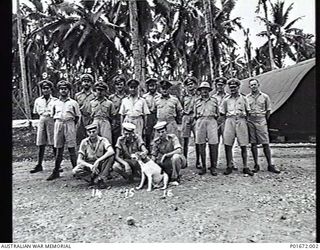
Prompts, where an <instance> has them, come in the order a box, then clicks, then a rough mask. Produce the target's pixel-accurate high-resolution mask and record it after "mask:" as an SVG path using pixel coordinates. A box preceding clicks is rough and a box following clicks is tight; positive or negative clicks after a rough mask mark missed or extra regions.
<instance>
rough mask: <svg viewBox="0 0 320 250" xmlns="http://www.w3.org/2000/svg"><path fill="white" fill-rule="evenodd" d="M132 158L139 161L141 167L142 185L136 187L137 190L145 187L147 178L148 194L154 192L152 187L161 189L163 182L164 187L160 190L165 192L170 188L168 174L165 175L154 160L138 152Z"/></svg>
mask: <svg viewBox="0 0 320 250" xmlns="http://www.w3.org/2000/svg"><path fill="white" fill-rule="evenodd" d="M131 158H132V159H133V160H136V161H138V162H139V164H140V166H141V182H140V185H139V186H138V187H136V189H138V190H139V189H141V188H142V187H143V184H144V181H145V179H146V177H147V179H148V189H147V191H148V192H150V191H151V190H152V186H154V187H160V185H161V182H163V187H161V188H160V189H163V190H164V189H166V188H167V187H168V182H169V176H168V174H167V173H165V172H164V171H163V170H162V169H161V167H160V166H159V165H158V164H157V163H155V162H154V161H153V160H152V159H150V158H149V157H148V156H147V155H146V154H144V153H138V152H137V153H135V154H132V155H131Z"/></svg>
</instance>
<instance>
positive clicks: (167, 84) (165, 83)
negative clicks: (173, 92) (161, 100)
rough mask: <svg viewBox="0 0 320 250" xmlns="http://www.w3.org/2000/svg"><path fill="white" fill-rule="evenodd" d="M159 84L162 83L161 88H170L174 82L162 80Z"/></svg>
mask: <svg viewBox="0 0 320 250" xmlns="http://www.w3.org/2000/svg"><path fill="white" fill-rule="evenodd" d="M159 85H160V87H161V88H164V89H168V88H170V87H171V86H172V83H171V82H169V81H168V80H161V81H160V82H159Z"/></svg>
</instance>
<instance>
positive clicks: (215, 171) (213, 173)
mask: <svg viewBox="0 0 320 250" xmlns="http://www.w3.org/2000/svg"><path fill="white" fill-rule="evenodd" d="M209 170H210V173H211V175H213V176H217V175H218V173H217V169H216V168H214V167H211V168H209Z"/></svg>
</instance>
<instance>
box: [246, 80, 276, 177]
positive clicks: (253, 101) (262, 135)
mask: <svg viewBox="0 0 320 250" xmlns="http://www.w3.org/2000/svg"><path fill="white" fill-rule="evenodd" d="M249 87H250V89H251V93H250V94H248V95H247V99H248V102H249V106H250V111H249V116H248V128H249V140H250V143H251V152H252V156H253V160H254V170H253V171H254V172H255V173H257V172H258V171H259V170H260V166H259V164H258V148H257V145H258V144H262V147H263V152H264V155H265V157H266V159H267V162H268V171H270V172H273V173H276V174H279V173H280V171H279V170H278V169H276V168H275V166H274V165H273V164H272V159H271V150H270V146H269V133H268V124H267V120H268V119H269V117H270V112H271V101H270V97H269V96H268V95H267V94H265V93H263V92H261V91H260V89H259V87H260V84H259V81H258V80H257V79H250V80H249Z"/></svg>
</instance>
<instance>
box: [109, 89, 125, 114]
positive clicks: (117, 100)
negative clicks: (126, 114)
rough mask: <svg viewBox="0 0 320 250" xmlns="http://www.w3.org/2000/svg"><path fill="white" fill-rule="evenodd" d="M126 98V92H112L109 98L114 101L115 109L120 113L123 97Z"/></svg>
mask: <svg viewBox="0 0 320 250" xmlns="http://www.w3.org/2000/svg"><path fill="white" fill-rule="evenodd" d="M123 98H125V94H123V95H118V94H116V93H115V94H112V95H110V96H109V100H110V101H111V102H112V103H113V107H114V110H115V113H116V114H118V113H119V110H120V106H121V101H122V99H123Z"/></svg>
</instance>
